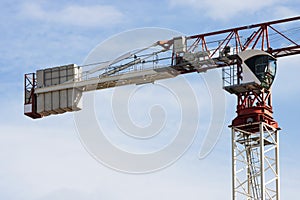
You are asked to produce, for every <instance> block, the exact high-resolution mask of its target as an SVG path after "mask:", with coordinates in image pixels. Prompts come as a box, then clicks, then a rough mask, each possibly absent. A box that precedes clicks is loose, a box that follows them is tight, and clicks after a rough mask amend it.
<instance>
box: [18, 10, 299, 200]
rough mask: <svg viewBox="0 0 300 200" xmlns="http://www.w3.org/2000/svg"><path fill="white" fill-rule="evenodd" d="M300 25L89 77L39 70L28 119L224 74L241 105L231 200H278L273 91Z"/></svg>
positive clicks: (216, 35)
mask: <svg viewBox="0 0 300 200" xmlns="http://www.w3.org/2000/svg"><path fill="white" fill-rule="evenodd" d="M299 22H300V16H297V17H293V18H287V19H280V20H275V21H270V22H264V23H259V24H253V25H249V26H241V27H236V28H231V29H225V30H220V31H215V32H210V33H204V34H198V35H192V36H178V37H174V38H172V39H170V40H166V41H157V42H155V43H153V44H152V45H150V46H148V47H145V48H141V49H138V50H135V51H130V52H127V53H125V54H123V55H121V56H119V57H118V58H116V59H114V60H110V61H106V62H102V63H95V64H91V65H93V68H92V69H89V70H84V67H85V66H77V65H75V64H70V65H64V66H59V67H54V68H47V69H42V70H37V71H36V73H29V74H25V104H24V113H25V115H27V116H29V117H31V118H33V119H36V118H41V117H44V116H48V115H51V114H61V113H64V112H67V111H78V110H80V109H81V106H80V101H81V96H82V93H83V92H86V91H92V90H100V89H105V88H111V87H117V86H122V85H128V84H136V85H139V84H146V83H154V82H155V81H157V80H160V79H167V78H173V77H176V76H179V75H182V74H187V73H195V72H197V73H202V72H206V71H207V70H210V69H215V68H222V72H223V85H224V90H225V91H227V92H229V93H231V94H234V95H235V96H236V97H237V110H236V113H237V116H236V117H235V119H234V120H233V121H232V123H231V125H230V126H229V127H230V128H231V131H232V198H233V200H238V199H247V200H258V199H261V200H266V199H268V200H273V199H274V200H279V199H280V193H279V192H280V188H279V187H280V179H279V177H280V176H279V133H278V132H279V130H280V128H279V126H278V123H277V122H276V120H275V119H274V118H273V108H272V94H271V85H272V83H273V80H274V78H275V75H276V68H277V62H276V61H277V59H278V58H280V57H285V56H291V55H296V54H300V44H299V41H300V40H299V39H300V38H296V36H297V35H299V29H300V26H299ZM297 23H298V24H297ZM283 25H284V26H283ZM297 25H298V26H297Z"/></svg>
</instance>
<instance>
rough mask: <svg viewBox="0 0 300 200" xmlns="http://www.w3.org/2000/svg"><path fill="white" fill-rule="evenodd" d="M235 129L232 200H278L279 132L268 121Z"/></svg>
mask: <svg viewBox="0 0 300 200" xmlns="http://www.w3.org/2000/svg"><path fill="white" fill-rule="evenodd" d="M253 125H256V126H257V127H258V130H259V131H258V132H255V133H253V132H248V131H246V130H247V128H246V127H247V126H248V124H245V125H240V126H231V129H232V166H233V168H232V175H233V176H232V184H233V185H232V190H233V191H232V196H233V198H232V199H233V200H240V199H243V200H279V199H280V192H279V191H280V188H279V180H280V179H279V132H278V128H275V127H273V126H271V125H269V124H267V123H265V122H258V123H255V124H252V125H251V126H253Z"/></svg>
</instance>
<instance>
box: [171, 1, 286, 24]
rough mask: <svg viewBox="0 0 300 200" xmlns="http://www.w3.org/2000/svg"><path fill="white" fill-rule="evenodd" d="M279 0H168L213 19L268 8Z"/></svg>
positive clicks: (173, 4)
mask: <svg viewBox="0 0 300 200" xmlns="http://www.w3.org/2000/svg"><path fill="white" fill-rule="evenodd" d="M278 2H281V1H279V0H264V1H261V0H252V1H251V2H245V1H239V0H217V1H211V0H203V1H197V0H169V4H170V6H171V7H185V8H191V9H193V10H197V11H204V12H201V14H202V15H205V16H208V17H209V18H212V19H214V20H229V19H233V18H234V17H238V16H244V15H245V14H249V13H250V14H251V13H254V12H257V11H260V10H262V9H266V11H268V10H269V7H270V6H274V5H276V4H277V3H278Z"/></svg>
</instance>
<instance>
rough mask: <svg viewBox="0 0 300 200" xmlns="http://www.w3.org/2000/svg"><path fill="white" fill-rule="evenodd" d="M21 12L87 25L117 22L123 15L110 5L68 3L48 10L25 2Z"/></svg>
mask: <svg viewBox="0 0 300 200" xmlns="http://www.w3.org/2000/svg"><path fill="white" fill-rule="evenodd" d="M21 13H22V14H23V15H25V16H28V17H31V18H33V19H38V20H43V21H49V22H54V23H63V24H69V25H75V26H87V27H106V26H111V25H115V24H119V23H120V22H121V21H122V19H123V17H124V16H123V13H122V12H121V11H119V10H118V9H117V8H115V7H114V6H110V5H92V6H80V5H69V6H66V7H64V8H62V9H60V10H48V9H46V8H44V7H42V6H41V5H39V4H37V3H27V4H24V5H23V7H22V10H21Z"/></svg>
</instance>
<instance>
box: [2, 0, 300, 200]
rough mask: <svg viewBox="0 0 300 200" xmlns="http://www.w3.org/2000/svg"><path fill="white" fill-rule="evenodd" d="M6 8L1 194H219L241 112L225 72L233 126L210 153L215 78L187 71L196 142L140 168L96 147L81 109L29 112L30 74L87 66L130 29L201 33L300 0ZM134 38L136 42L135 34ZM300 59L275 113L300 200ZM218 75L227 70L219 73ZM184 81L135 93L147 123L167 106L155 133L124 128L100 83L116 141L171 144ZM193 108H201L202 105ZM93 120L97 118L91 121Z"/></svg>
mask: <svg viewBox="0 0 300 200" xmlns="http://www.w3.org/2000/svg"><path fill="white" fill-rule="evenodd" d="M0 9H1V18H0V30H1V39H0V56H1V59H0V84H1V87H0V94H1V99H0V105H1V108H2V115H1V116H0V127H1V130H0V199H7V200H19V199H22V200H50V199H51V200H53V199H58V200H65V199H73V200H86V199H91V200H95V199H109V200H119V199H132V200H137V199H147V200H148V199H149V200H150V199H174V200H181V199H209V200H217V199H231V153H230V130H229V129H228V128H227V125H228V124H230V122H231V120H232V119H233V118H234V116H235V98H234V97H233V96H230V95H228V94H225V93H223V91H222V90H221V87H222V85H221V80H220V79H221V78H220V77H217V78H216V80H215V81H216V85H214V86H217V87H216V88H219V90H218V91H219V92H222V95H221V99H222V100H223V98H224V99H225V100H226V101H225V100H224V101H222V102H221V103H223V104H224V105H225V108H226V112H225V117H224V124H223V121H222V120H221V121H217V123H219V124H221V125H222V128H223V129H222V130H221V134H220V136H219V137H217V136H216V137H217V138H218V140H217V143H216V146H214V148H213V150H212V151H211V152H210V153H209V154H208V156H206V157H204V158H202V159H199V151H200V149H201V147H203V145H204V141H205V137H206V136H205V133H207V129H208V127H209V125H210V123H211V121H210V119H211V116H212V113H211V111H212V105H211V104H212V100H211V99H210V98H211V97H212V94H211V91H208V89H207V85H205V81H204V80H205V76H200V75H199V74H194V75H186V76H184V81H187V82H188V84H189V85H190V87H191V88H192V90H193V92H194V97H195V99H196V100H197V104H195V106H196V108H197V109H195V110H197V111H198V113H199V116H200V117H198V118H197V119H192V118H188V120H191V121H190V123H197V124H199V126H198V128H197V131H196V136H195V138H194V142H193V144H192V145H191V146H190V148H189V149H188V150H187V151H186V152H185V154H184V155H183V156H182V157H181V158H180V159H178V160H177V161H176V162H175V163H173V164H172V165H170V166H168V167H166V168H164V169H161V170H158V171H156V172H153V173H146V174H138V175H137V174H128V173H123V172H120V171H116V170H114V169H111V168H109V167H108V166H106V165H103V163H100V162H98V161H97V160H96V159H95V158H94V157H93V156H91V155H90V153H89V152H88V151H87V150H86V148H85V147H84V146H83V144H82V143H81V140H80V138H79V136H78V133H77V131H76V122H75V123H74V115H73V114H72V113H67V114H64V115H61V116H50V117H46V118H43V119H41V120H32V119H30V118H27V117H25V116H24V115H23V81H24V80H23V75H24V74H25V73H28V72H35V70H37V69H40V68H46V67H52V66H58V65H63V64H68V63H76V64H78V65H81V64H83V63H85V62H86V59H87V57H88V55H89V54H90V52H91V51H92V50H93V49H94V48H95V47H96V46H97V45H99V44H100V43H102V42H103V41H105V40H107V39H108V38H110V37H112V36H115V35H118V34H120V33H122V32H125V31H127V32H128V31H130V30H131V31H132V30H136V29H138V30H140V29H141V28H148V30H150V29H151V28H150V29H149V27H152V29H153V27H156V28H159V29H164V30H168V31H170V30H173V31H171V32H172V33H183V34H186V35H193V34H198V33H204V32H209V31H214V30H219V29H224V28H230V27H235V26H240V25H248V24H253V23H259V22H263V21H268V20H275V19H280V18H287V17H292V16H296V15H299V11H300V3H299V1H297V0H280V1H279V0H265V1H261V0H252V1H251V3H241V1H238V0H226V1H225V0H215V1H211V0H199V1H196V0H162V1H141V0H140V1H138V0H128V1H121V0H117V1H107V0H102V1H93V0H83V1H75V0H73V1H46V0H41V1H33V0H32V1H27V0H25V1H20V0H11V1H1V2H0ZM152 29H151V30H152ZM163 35H164V36H166V35H168V34H163ZM170 35H172V34H171V33H170ZM160 39H161V38H157V39H156V40H160ZM163 39H166V38H163ZM127 42H128V41H127ZM130 42H131V43H135V42H136V41H135V38H134V37H133V38H132V41H130ZM153 42H155V41H153ZM103 54H105V53H103ZM93 59H95V58H93ZM101 59H105V58H103V55H99V61H101ZM299 62H300V56H292V57H288V58H282V59H280V60H279V62H278V65H279V69H278V73H277V77H276V80H275V83H274V85H273V105H274V111H275V114H274V116H275V118H276V120H277V121H278V122H279V124H280V127H282V129H283V130H282V131H281V135H280V137H281V151H280V152H281V159H280V164H281V195H282V199H295V197H296V196H298V193H299V191H298V190H299V187H300V173H299V168H300V161H299V159H298V158H299V154H298V152H300V145H299V144H298V141H299V139H300V136H299V135H298V134H299V133H300V131H299V130H298V119H299V116H298V114H299V113H300V105H299V102H300V82H299V78H298V74H300V68H299V66H298V63H299ZM216 74H217V75H218V72H215V74H212V76H214V75H216ZM209 75H210V74H208V76H209ZM181 80H182V79H180V78H178V79H177V78H176V79H173V80H166V81H162V82H160V84H158V86H155V85H152V86H151V85H150V86H147V85H144V86H140V87H141V89H140V90H137V91H136V96H134V97H133V98H132V100H131V101H130V105H129V110H130V112H131V113H130V115H131V116H130V117H131V119H132V120H133V121H135V122H136V123H139V125H140V126H146V125H147V124H149V123H151V117H149V114H148V113H147V112H148V110H149V108H151V106H152V105H157V104H158V105H161V106H162V107H164V110H165V115H162V116H161V117H163V118H165V119H166V122H165V126H164V128H165V129H166V130H165V131H162V134H164V135H163V136H158V137H157V138H156V136H155V137H153V138H151V141H149V142H148V141H145V140H143V141H135V140H134V138H130V139H128V138H125V137H126V135H125V136H124V135H122V136H118V134H122V133H121V132H120V130H119V128H118V127H117V126H116V124H115V123H114V121H113V117H112V116H111V112H112V111H111V110H112V106H110V105H111V101H110V97H111V96H112V95H113V91H112V90H107V91H97V92H96V93H95V96H96V98H95V109H96V111H95V112H97V116H98V119H97V120H98V123H99V124H101V125H102V128H103V130H104V132H106V134H108V135H107V137H108V138H109V140H110V141H111V142H112V143H114V144H115V145H117V146H119V147H120V148H123V149H125V150H126V151H132V152H137V153H149V152H151V151H155V149H156V148H162V147H164V146H165V145H167V144H168V140H170V139H171V140H172V138H173V137H174V135H173V133H174V132H176V130H177V129H178V126H177V125H178V120H180V116H178V112H180V110H179V109H178V105H176V103H178V102H177V100H176V97H174V96H172V95H171V94H168V93H167V92H168V91H167V92H166V91H164V90H166V88H167V90H168V88H170V87H176V84H177V87H179V85H180V84H179V83H181V82H180V81H181ZM210 80H211V79H210ZM166 85H167V87H165V86H166ZM174 85H175V86H174ZM129 89H132V88H131V87H129ZM216 90H217V89H216ZM183 95H184V94H183ZM118 102H119V101H117V102H115V103H118ZM119 103H121V102H119ZM187 109H188V110H187V111H192V110H194V108H193V107H192V106H190V107H189V106H188V107H187ZM220 109H222V106H221V108H220ZM145 113H146V114H145ZM158 113H159V112H158ZM176 113H177V114H176ZM154 114H155V113H154ZM75 118H76V117H75ZM193 120H194V121H193ZM75 121H76V120H75ZM88 123H89V122H88V120H87V124H86V127H87V130H88V127H89V124H88ZM183 123H184V122H183ZM173 139H174V138H173ZM114 140H115V141H114ZM109 153H110V152H108V153H107V155H110V154H109Z"/></svg>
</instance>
